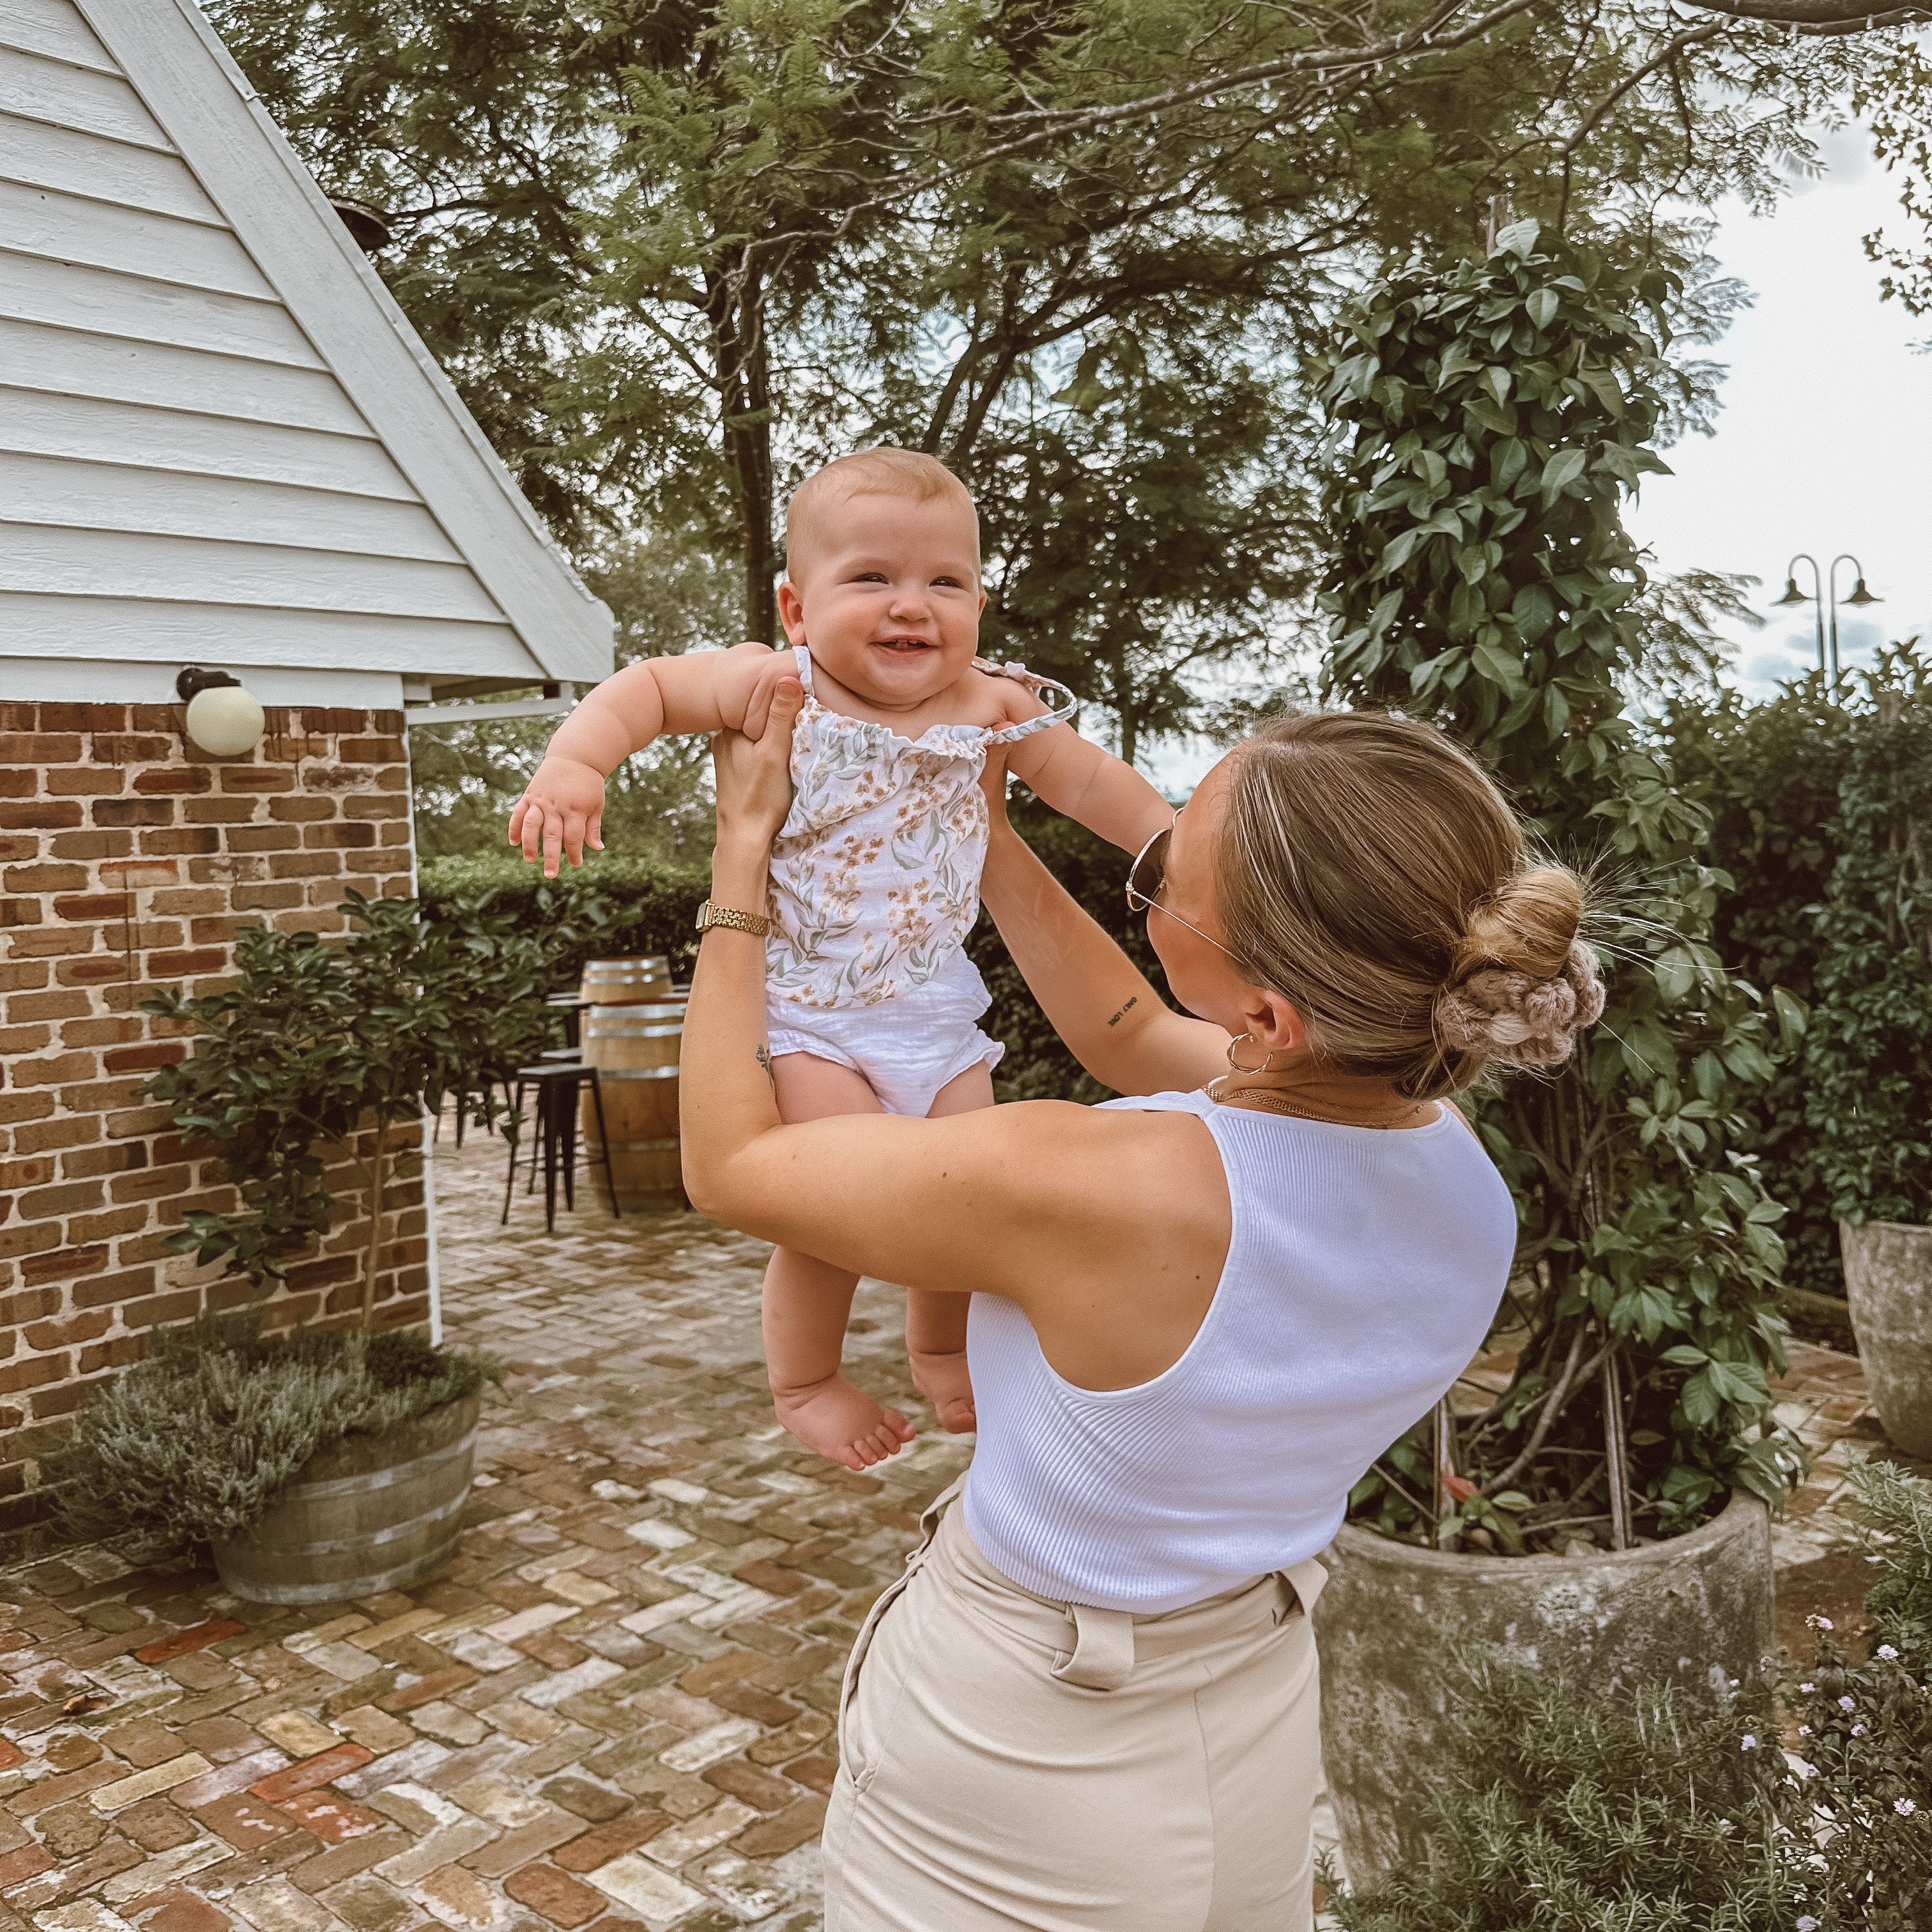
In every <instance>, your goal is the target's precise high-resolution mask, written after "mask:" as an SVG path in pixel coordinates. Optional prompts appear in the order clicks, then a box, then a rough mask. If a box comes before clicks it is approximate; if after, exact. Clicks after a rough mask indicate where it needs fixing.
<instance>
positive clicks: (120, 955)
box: [0, 704, 429, 1556]
mask: <svg viewBox="0 0 1932 1932" xmlns="http://www.w3.org/2000/svg"><path fill="white" fill-rule="evenodd" d="M183 712H184V706H179V705H142V704H137V705H124V704H0V889H4V894H5V896H4V897H0V1556H11V1555H17V1554H20V1553H23V1551H24V1550H26V1549H27V1548H28V1547H31V1546H32V1545H34V1544H37V1543H38V1542H40V1541H45V1540H46V1537H47V1535H48V1532H47V1531H46V1529H45V1527H44V1526H43V1514H44V1513H43V1511H42V1510H41V1508H40V1506H39V1499H38V1498H37V1497H36V1496H34V1493H33V1490H34V1484H35V1482H36V1480H37V1474H38V1470H37V1463H38V1459H39V1457H40V1456H41V1455H43V1454H44V1453H45V1452H46V1449H47V1448H48V1447H49V1445H50V1444H51V1443H52V1442H53V1441H54V1440H55V1439H56V1438H57V1437H58V1436H59V1435H60V1434H61V1433H62V1432H63V1431H64V1430H65V1429H66V1428H67V1427H68V1423H69V1418H71V1415H72V1414H73V1412H74V1410H75V1409H77V1408H78V1407H79V1406H80V1403H81V1402H82V1401H83V1400H84V1398H85V1397H86V1394H87V1392H88V1391H89V1388H92V1386H93V1385H95V1384H96V1383H97V1382H100V1381H101V1380H102V1379H104V1378H106V1377H107V1376H111V1375H113V1373H115V1371H117V1370H120V1369H121V1368H123V1367H125V1366H126V1365H127V1364H128V1363H130V1362H132V1361H137V1360H138V1359H139V1357H140V1355H141V1354H142V1351H143V1349H144V1348H145V1338H146V1336H147V1334H148V1331H150V1330H151V1329H152V1328H154V1326H155V1325H157V1323H161V1322H178V1321H181V1320H183V1319H186V1318H187V1317H188V1316H191V1315H193V1314H194V1313H196V1312H197V1311H198V1310H200V1309H201V1308H202V1307H205V1306H208V1307H220V1308H226V1307H235V1306H238V1305H239V1304H242V1303H244V1302H245V1301H248V1300H250V1299H251V1298H252V1296H253V1290H252V1289H251V1287H250V1286H249V1285H248V1283H245V1282H242V1281H236V1280H223V1278H222V1276H221V1271H220V1268H219V1266H218V1265H217V1266H214V1267H210V1268H196V1266H195V1265H194V1264H193V1260H192V1259H191V1257H189V1256H173V1255H169V1254H168V1253H166V1252H165V1250H163V1245H162V1244H163V1241H164V1239H165V1238H166V1235H168V1233H169V1232H170V1231H171V1230H172V1229H175V1228H176V1227H178V1226H179V1224H180V1221H181V1214H182V1213H183V1211H184V1210H186V1209H189V1208H210V1209H213V1210H216V1211H221V1210H225V1209H226V1208H229V1207H231V1206H233V1204H234V1200H235V1196H234V1193H233V1190H232V1189H231V1188H229V1187H227V1185H226V1177H225V1174H224V1172H223V1169H222V1167H221V1165H220V1163H219V1161H217V1160H215V1159H214V1158H213V1157H212V1156H211V1154H208V1152H206V1151H203V1150H201V1149H198V1148H194V1147H191V1146H184V1145H183V1144H182V1142H181V1140H180V1139H178V1137H177V1136H175V1135H173V1134H172V1133H169V1131H168V1129H167V1121H168V1109H166V1107H164V1106H155V1105H153V1104H151V1103H144V1102H143V1100H142V1098H141V1094H140V1088H141V1085H142V1082H143V1081H144V1080H145V1079H148V1077H149V1076H151V1074H152V1073H153V1072H154V1070H155V1068H156V1067H160V1066H161V1065H163V1064H165V1063H166V1062H167V1061H172V1060H178V1059H180V1058H184V1056H185V1055H187V1053H188V1052H190V1044H189V1042H188V1041H187V1039H185V1038H184V1037H182V1036H181V1031H180V1029H178V1028H175V1027H173V1026H171V1025H169V1024H168V1023H166V1022H162V1021H159V1020H155V1019H150V1018H149V1017H148V1016H147V1015H145V1014H144V1013H141V1012H139V1010H138V1009H139V1005H140V1003H141V1001H143V1000H144V999H146V998H149V997H151V995H152V993H153V992H154V989H156V988H157V986H179V987H181V988H182V989H184V991H186V992H189V993H190V994H192V993H200V992H210V991H212V990H214V989H216V988H217V987H218V986H220V984H221V983H222V982H223V975H224V974H227V973H228V972H229V971H230V970H231V969H232V965H233V950H232V942H233V938H234V936H235V934H236V932H237V930H238V929H239V928H241V927H242V926H248V925H260V924H264V923H266V924H268V925H271V926H275V927H278V928H279V929H283V930H285V931H302V932H323V933H330V932H341V931H342V930H343V929H344V928H345V927H346V926H347V923H348V922H347V920H346V919H344V916H343V915H342V914H341V913H339V912H338V911H337V910H335V907H336V906H337V905H338V903H339V902H340V901H341V897H342V894H343V891H344V888H345V887H349V886H353V887H354V888H355V889H357V890H358V891H359V892H362V893H364V894H365V895H367V896H368V897H370V898H382V897H390V898H396V897H403V896H407V894H408V893H409V892H410V890H411V889H412V874H413V857H412V853H411V850H410V792H409V766H408V762H407V751H406V750H405V746H404V736H403V721H402V715H401V713H400V712H394V711H377V712H368V711H344V710H324V709H314V708H308V709H286V710H284V709H277V710H272V711H271V712H269V728H268V730H267V732H266V733H265V735H264V736H263V739H262V742H261V743H260V745H257V747H256V748H255V749H254V751H252V752H251V753H249V754H247V755H246V756H245V757H239V758H211V757H208V756H207V755H206V754H205V753H203V752H202V751H199V750H198V749H197V748H196V747H194V746H193V745H191V744H190V743H189V742H188V741H187V739H186V738H185V736H184V735H183V733H182V730H181V723H182V716H183ZM340 1173H341V1181H340V1182H339V1184H338V1211H337V1212H338V1223H337V1225H336V1226H335V1229H333V1231H332V1233H331V1234H330V1235H329V1238H328V1239H327V1241H326V1242H325V1243H324V1244H323V1246H322V1247H321V1249H320V1250H319V1251H318V1252H317V1253H314V1254H313V1255H312V1256H309V1257H306V1258H304V1259H301V1260H299V1261H298V1262H296V1263H295V1264H294V1265H293V1266H292V1267H291V1268H290V1276H289V1280H288V1283H287V1286H286V1288H284V1289H280V1290H278V1292H277V1293H276V1295H275V1297H274V1298H273V1301H272V1304H271V1307H270V1311H269V1321H270V1322H271V1324H272V1325H277V1326H279V1325H282V1324H284V1323H285V1322H293V1321H296V1320H308V1319H313V1318H314V1317H316V1316H319V1315H320V1316H323V1317H325V1318H327V1317H329V1316H347V1315H349V1314H350V1313H352V1312H353V1311H355V1310H358V1309H359V1304H360V1300H361V1290H360V1286H359V1280H360V1277H359V1257H360V1255H361V1252H362V1249H363V1247H364V1246H365V1244H366V1242H367V1240H368V1219H367V1215H366V1212H363V1211H362V1210H361V1208H360V1207H359V1196H356V1194H355V1193H354V1191H353V1182H352V1181H350V1179H349V1178H348V1177H349V1175H350V1169H348V1168H347V1165H346V1163H345V1164H344V1165H343V1166H341V1169H340ZM384 1209H385V1220H386V1221H388V1222H389V1228H388V1230H387V1234H386V1244H385V1247H384V1248H383V1257H382V1259H383V1268H382V1272H381V1274H380V1276H379V1279H378V1295H379V1298H380V1304H381V1305H380V1319H381V1320H382V1321H383V1324H384V1325H386V1326H388V1325H404V1324H408V1323H412V1322H421V1321H423V1320H425V1319H427V1316H428V1298H429V1271H428V1220H427V1214H428V1211H427V1208H426V1206H425V1199H424V1191H423V1180H422V1174H421V1171H420V1163H419V1160H417V1159H416V1157H413V1156H412V1157H409V1158H407V1160H405V1161H404V1163H401V1164H400V1166H399V1168H398V1172H397V1175H396V1177H395V1186H394V1187H393V1188H392V1190H391V1191H390V1192H389V1194H388V1195H387V1196H386V1199H385V1202H384ZM36 1526H40V1527H36Z"/></svg>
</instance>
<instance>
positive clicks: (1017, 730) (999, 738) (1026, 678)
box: [973, 658, 1080, 745]
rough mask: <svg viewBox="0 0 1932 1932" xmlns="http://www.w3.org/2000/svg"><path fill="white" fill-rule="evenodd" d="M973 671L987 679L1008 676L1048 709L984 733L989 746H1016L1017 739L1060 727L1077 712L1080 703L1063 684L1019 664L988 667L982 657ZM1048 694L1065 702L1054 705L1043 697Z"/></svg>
mask: <svg viewBox="0 0 1932 1932" xmlns="http://www.w3.org/2000/svg"><path fill="white" fill-rule="evenodd" d="M973 668H974V670H983V671H984V672H985V673H986V674H987V676H989V677H1010V678H1011V679H1013V682H1015V683H1016V684H1023V685H1025V686H1026V688H1027V689H1028V690H1029V691H1032V692H1033V693H1034V694H1035V695H1036V696H1037V697H1039V698H1040V699H1041V700H1042V701H1043V703H1046V706H1048V709H1046V710H1045V711H1043V712H1041V713H1040V715H1039V716H1038V717H1037V718H1022V720H1021V721H1020V722H1019V724H1006V725H1002V726H1001V727H1000V729H999V730H997V731H989V732H988V733H987V734H986V742H987V743H988V744H989V745H1013V744H1017V743H1018V742H1019V740H1020V739H1022V738H1028V737H1031V736H1032V735H1033V733H1034V732H1036V731H1044V730H1046V728H1047V727H1049V725H1052V724H1065V723H1066V722H1067V721H1068V719H1070V718H1072V717H1073V714H1074V713H1075V712H1076V711H1078V710H1079V709H1080V700H1079V699H1078V698H1077V697H1075V696H1074V694H1073V692H1072V691H1069V690H1068V689H1067V687H1066V685H1064V684H1061V683H1059V682H1057V681H1056V680H1055V679H1052V678H1050V677H1041V676H1038V675H1037V673H1034V672H1033V671H1030V670H1028V669H1027V667H1026V666H1025V664H989V663H987V662H986V660H985V659H984V658H975V659H974V663H973ZM1049 691H1058V692H1059V694H1060V695H1061V697H1062V698H1063V699H1064V700H1065V702H1064V703H1059V704H1055V702H1054V700H1052V698H1051V697H1048V696H1047V693H1048V692H1049Z"/></svg>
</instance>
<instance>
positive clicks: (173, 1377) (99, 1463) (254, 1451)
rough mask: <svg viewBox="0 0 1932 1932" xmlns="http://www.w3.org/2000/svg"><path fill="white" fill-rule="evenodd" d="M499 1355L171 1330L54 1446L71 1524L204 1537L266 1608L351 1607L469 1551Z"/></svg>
mask: <svg viewBox="0 0 1932 1932" xmlns="http://www.w3.org/2000/svg"><path fill="white" fill-rule="evenodd" d="M501 1381H502V1370H501V1368H500V1367H499V1365H498V1364H496V1363H495V1362H493V1361H490V1359H489V1358H487V1357H484V1356H479V1355H461V1354H458V1353H456V1352H453V1351H451V1350H448V1349H438V1348H435V1347H433V1346H431V1343H429V1342H428V1340H426V1339H425V1337H422V1336H421V1335H419V1334H413V1333H410V1332H408V1331H392V1332H390V1333H388V1334H370V1333H369V1332H368V1331H366V1330H364V1329H361V1328H328V1329H324V1328H302V1329H297V1330H296V1331H293V1333H290V1334H282V1335H278V1336H268V1337H265V1336H263V1334H262V1333H261V1330H260V1320H259V1318H258V1317H251V1316H228V1317H226V1318H223V1317H221V1316H202V1318H201V1319H199V1321H197V1322H192V1323H190V1324H188V1325H187V1326H185V1327H183V1328H174V1329H164V1330H162V1331H160V1332H159V1333H158V1334H156V1335H155V1336H154V1338H153V1340H152V1341H151V1343H150V1346H149V1348H148V1354H147V1356H146V1358H145V1359H144V1360H143V1361H139V1362H137V1363H136V1364H135V1365H134V1366H133V1367H132V1368H130V1370H128V1371H127V1373H126V1374H124V1376H121V1378H120V1379H119V1380H118V1381H117V1382H114V1383H113V1384H112V1385H110V1387H108V1388H106V1389H104V1390H103V1391H101V1392H100V1393H99V1394H97V1395H95V1397H93V1398H92V1400H90V1401H89V1403H88V1404H87V1406H86V1408H85V1409H83V1411H82V1412H81V1415H80V1421H79V1423H78V1424H77V1427H76V1429H75V1432H74V1437H73V1439H72V1440H71V1442H70V1443H68V1445H66V1446H65V1448H63V1449H62V1450H61V1451H59V1452H58V1454H57V1455H56V1456H55V1457H53V1458H52V1462H53V1465H54V1467H53V1472H52V1473H53V1475H54V1478H55V1482H56V1483H57V1484H58V1495H59V1499H60V1505H61V1509H62V1515H63V1517H64V1519H65V1523H66V1525H67V1526H68V1529H71V1531H72V1532H74V1534H75V1535H78V1536H80V1537H83V1538H89V1539H92V1538H99V1537H103V1536H111V1535H120V1534H122V1533H124V1532H127V1531H130V1530H139V1531H144V1532H148V1533H149V1534H151V1535H155V1536H157V1537H158V1538H161V1539H163V1540H164V1541H167V1542H169V1543H170V1544H184V1543H194V1542H204V1541H205V1542H206V1543H208V1544H210V1545H211V1547H212V1548H213V1550H214V1560H215V1565H216V1568H217V1569H218V1570H219V1571H220V1573H221V1579H222V1581H223V1583H225V1584H226V1586H228V1588H229V1589H230V1590H232V1591H233V1592H234V1593H235V1595H237V1596H238V1597H245V1598H248V1599H250V1600H251V1601H254V1602H257V1603H271V1604H319V1603H338V1602H342V1601H347V1600H348V1599H350V1598H356V1597H368V1596H373V1595H375V1594H376V1593H377V1592H379V1591H382V1590H392V1589H397V1588H398V1587H399V1586H401V1585H402V1584H404V1583H410V1582H413V1581H414V1580H416V1578H418V1577H424V1576H427V1575H428V1574H429V1572H430V1571H432V1570H434V1569H437V1568H440V1566H441V1565H443V1563H445V1562H447V1561H448V1559H449V1555H450V1553H451V1552H452V1550H454V1549H455V1546H456V1539H457V1537H458V1534H459V1532H460V1516H461V1512H462V1509H463V1502H464V1500H465V1499H466V1497H467V1496H468V1494H469V1477H470V1471H471V1466H472V1462H473V1460H474V1454H475V1442H476V1425H477V1418H478V1412H479V1411H480V1409H481V1401H482V1388H483V1385H484V1382H501Z"/></svg>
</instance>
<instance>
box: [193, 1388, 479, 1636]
mask: <svg viewBox="0 0 1932 1932" xmlns="http://www.w3.org/2000/svg"><path fill="white" fill-rule="evenodd" d="M482 1406H483V1398H482V1397H481V1395H480V1394H478V1395H472V1396H466V1397H463V1400H461V1401H460V1402H446V1403H443V1405H442V1406H441V1407H440V1408H437V1409H428V1410H426V1411H425V1412H424V1413H423V1414H422V1415H418V1416H414V1417H412V1418H410V1421H407V1422H406V1423H404V1424H403V1426H402V1427H401V1428H400V1429H392V1430H390V1431H389V1433H388V1434H387V1435H386V1436H346V1437H344V1439H343V1440H342V1441H341V1442H338V1443H335V1444H334V1445H332V1446H331V1447H330V1448H326V1449H323V1450H319V1451H317V1453H316V1454H314V1455H313V1456H311V1457H310V1458H309V1460H308V1461H307V1462H306V1463H304V1464H303V1465H302V1473H301V1474H300V1475H299V1476H298V1477H297V1478H296V1481H294V1482H293V1483H291V1484H290V1485H289V1487H287V1489H285V1490H283V1491H282V1492H281V1495H280V1496H278V1497H277V1498H276V1499H275V1504H274V1505H273V1506H272V1508H270V1509H269V1512H268V1514H266V1515H265V1516H264V1517H263V1519H262V1520H261V1521H260V1523H257V1524H256V1525H255V1526H254V1528H253V1529H251V1530H250V1531H249V1532H248V1534H247V1535H245V1536H242V1537H238V1538H236V1540H235V1541H233V1543H217V1544H215V1545H214V1567H215V1568H216V1569H217V1570H218V1571H220V1573H221V1580H222V1582H223V1583H225V1584H226V1586H228V1588H229V1589H230V1590H232V1591H233V1592H234V1593H235V1595H236V1596H238V1597H242V1598H246V1599H247V1600H248V1601H249V1602H251V1603H254V1604H335V1603H345V1602H347V1601H349V1600H350V1599H351V1598H356V1597H372V1596H374V1595H377V1594H378V1593H380V1592H382V1591H384V1590H394V1589H398V1588H399V1587H400V1586H402V1585H403V1584H404V1583H414V1582H415V1581H416V1579H417V1578H418V1577H427V1576H428V1574H429V1573H430V1572H431V1571H432V1570H436V1569H440V1568H441V1567H442V1566H443V1565H444V1564H445V1563H446V1562H448V1561H449V1558H450V1556H451V1553H452V1552H453V1551H454V1550H455V1547H456V1540H457V1538H458V1535H460V1533H461V1529H462V1515H463V1503H464V1502H465V1500H466V1499H467V1498H468V1496H469V1475H470V1471H471V1469H472V1466H474V1464H475V1460H476V1422H477V1418H478V1415H480V1414H481V1411H482Z"/></svg>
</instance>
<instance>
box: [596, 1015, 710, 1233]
mask: <svg viewBox="0 0 1932 1932" xmlns="http://www.w3.org/2000/svg"><path fill="white" fill-rule="evenodd" d="M684 1005H685V1003H684V998H683V997H682V995H679V996H675V997H673V996H670V995H667V996H666V997H664V998H661V999H654V1000H648V1001H638V1002H637V1003H636V1004H632V1005H627V1006H597V1007H592V1008H591V1009H590V1010H589V1012H588V1013H586V1014H585V1015H584V1016H583V1064H584V1065H585V1066H586V1067H595V1068H596V1070H597V1085H598V1091H599V1093H600V1094H601V1097H602V1099H603V1102H604V1126H605V1127H607V1129H608V1130H609V1132H610V1178H611V1180H612V1181H613V1183H614V1184H615V1185H616V1190H617V1198H618V1199H619V1201H620V1202H622V1204H623V1205H625V1207H627V1208H631V1207H638V1208H687V1207H688V1206H689V1205H691V1204H690V1202H689V1199H688V1197H687V1196H685V1191H684V1177H683V1174H682V1169H681V1166H680V1164H679V1156H678V1142H677V1058H678V1049H679V1045H680V1043H682V1040H683V1037H684ZM582 1127H583V1138H584V1139H585V1141H586V1142H587V1143H588V1148H587V1151H588V1153H589V1157H590V1159H591V1160H601V1158H602V1157H603V1154H604V1148H603V1146H602V1145H601V1136H599V1134H598V1131H597V1113H596V1109H595V1108H594V1107H593V1106H592V1104H591V1100H590V1091H589V1088H588V1087H586V1088H585V1089H584V1092H583V1115H582Z"/></svg>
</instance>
